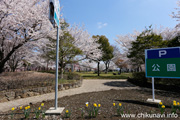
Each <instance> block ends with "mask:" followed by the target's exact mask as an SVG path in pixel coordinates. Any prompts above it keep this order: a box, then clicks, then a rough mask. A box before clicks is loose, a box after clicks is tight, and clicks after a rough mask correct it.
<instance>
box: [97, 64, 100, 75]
mask: <svg viewBox="0 0 180 120" xmlns="http://www.w3.org/2000/svg"><path fill="white" fill-rule="evenodd" d="M99 64H100V63H99V61H98V66H97V67H98V71H97V73H98V76H99Z"/></svg>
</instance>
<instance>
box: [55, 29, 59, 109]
mask: <svg viewBox="0 0 180 120" xmlns="http://www.w3.org/2000/svg"><path fill="white" fill-rule="evenodd" d="M58 62H59V27H58V26H57V41H56V83H55V109H57V107H58Z"/></svg>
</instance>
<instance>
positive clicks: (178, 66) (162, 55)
mask: <svg viewBox="0 0 180 120" xmlns="http://www.w3.org/2000/svg"><path fill="white" fill-rule="evenodd" d="M179 61H180V47H171V48H160V49H147V50H145V62H146V63H145V64H146V77H147V78H152V94H153V99H148V100H147V101H149V102H160V100H156V99H155V94H154V78H180V74H179V73H180V62H179Z"/></svg>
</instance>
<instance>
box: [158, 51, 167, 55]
mask: <svg viewBox="0 0 180 120" xmlns="http://www.w3.org/2000/svg"><path fill="white" fill-rule="evenodd" d="M166 54H167V51H166V50H160V51H159V57H161V56H162V55H166Z"/></svg>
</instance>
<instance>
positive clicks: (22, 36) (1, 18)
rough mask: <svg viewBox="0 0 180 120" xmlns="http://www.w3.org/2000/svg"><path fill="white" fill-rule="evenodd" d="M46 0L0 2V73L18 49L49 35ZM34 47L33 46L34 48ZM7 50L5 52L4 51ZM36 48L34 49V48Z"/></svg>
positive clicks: (49, 26) (2, 0)
mask: <svg viewBox="0 0 180 120" xmlns="http://www.w3.org/2000/svg"><path fill="white" fill-rule="evenodd" d="M48 2H49V1H48V0H1V1H0V39H1V40H0V73H1V72H3V70H4V66H5V64H6V63H7V61H8V60H9V59H10V58H11V56H12V55H13V54H14V53H15V52H16V51H17V50H20V49H19V48H21V47H23V46H26V45H28V46H29V45H30V44H32V45H33V44H34V45H37V43H36V42H37V41H38V40H39V39H41V38H44V37H46V36H47V35H50V33H51V31H52V25H51V24H50V22H49V20H48V7H49V5H48ZM34 47H35V46H34ZM7 48H8V49H9V50H6V49H7ZM35 48H36V47H35Z"/></svg>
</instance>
